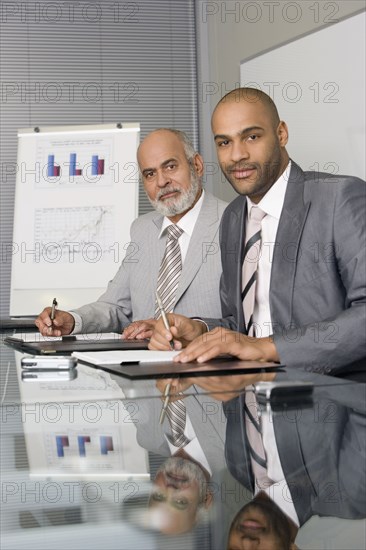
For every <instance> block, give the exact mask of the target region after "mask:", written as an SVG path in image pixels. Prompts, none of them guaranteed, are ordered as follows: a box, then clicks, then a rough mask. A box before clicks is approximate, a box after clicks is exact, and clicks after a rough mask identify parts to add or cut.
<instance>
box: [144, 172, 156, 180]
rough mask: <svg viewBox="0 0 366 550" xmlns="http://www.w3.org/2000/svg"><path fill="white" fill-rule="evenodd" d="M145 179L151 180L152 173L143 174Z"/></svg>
mask: <svg viewBox="0 0 366 550" xmlns="http://www.w3.org/2000/svg"><path fill="white" fill-rule="evenodd" d="M144 175H145V178H146V179H148V178H152V177H153V175H154V172H145V174H144Z"/></svg>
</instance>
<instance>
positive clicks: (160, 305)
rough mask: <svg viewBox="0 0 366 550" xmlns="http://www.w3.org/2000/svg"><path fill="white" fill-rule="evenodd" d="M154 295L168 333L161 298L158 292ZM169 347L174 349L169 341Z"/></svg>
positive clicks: (167, 324) (168, 327)
mask: <svg viewBox="0 0 366 550" xmlns="http://www.w3.org/2000/svg"><path fill="white" fill-rule="evenodd" d="M155 295H156V301H157V303H158V308H159V309H160V314H161V318H162V319H163V323H164V327H165V328H166V329H167V330H169V331H170V326H169V322H168V318H167V316H166V313H165V309H164V308H163V302H162V301H161V298H160V296H159V293H158V291H156V292H155ZM170 347H171V348H172V349H174V343H173V341H172V340H171V341H170Z"/></svg>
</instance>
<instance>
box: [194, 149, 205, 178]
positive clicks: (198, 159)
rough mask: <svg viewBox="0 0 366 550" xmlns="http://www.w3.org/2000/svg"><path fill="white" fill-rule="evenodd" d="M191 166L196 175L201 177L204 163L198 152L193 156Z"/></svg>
mask: <svg viewBox="0 0 366 550" xmlns="http://www.w3.org/2000/svg"><path fill="white" fill-rule="evenodd" d="M193 166H194V168H195V170H196V174H197V176H199V177H202V176H203V171H204V163H203V158H202V157H201V155H200V154H199V153H196V154H195V156H194V157H193Z"/></svg>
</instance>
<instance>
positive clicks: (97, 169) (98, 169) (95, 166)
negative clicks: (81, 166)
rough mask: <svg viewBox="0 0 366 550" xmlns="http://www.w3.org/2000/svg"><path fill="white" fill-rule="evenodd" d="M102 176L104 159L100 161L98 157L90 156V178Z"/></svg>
mask: <svg viewBox="0 0 366 550" xmlns="http://www.w3.org/2000/svg"><path fill="white" fill-rule="evenodd" d="M103 175H104V159H100V158H99V157H98V155H92V176H103Z"/></svg>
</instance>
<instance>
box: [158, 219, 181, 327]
mask: <svg viewBox="0 0 366 550" xmlns="http://www.w3.org/2000/svg"><path fill="white" fill-rule="evenodd" d="M167 233H168V237H167V241H166V247H165V253H164V256H163V259H162V261H161V264H160V269H159V275H158V282H157V287H156V290H157V293H158V294H159V296H160V298H161V301H162V303H163V308H164V310H165V312H166V313H171V312H172V311H173V309H174V305H175V297H176V293H177V288H178V283H179V278H180V274H181V272H182V256H181V253H180V246H179V243H178V239H179V237H180V236H181V234H182V233H183V229H181V228H180V227H178V226H177V225H168V227H167ZM159 317H160V310H159V307H158V305H157V304H156V306H155V319H158V318H159Z"/></svg>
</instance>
